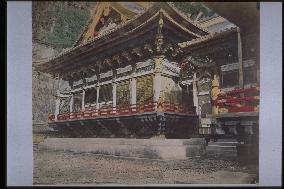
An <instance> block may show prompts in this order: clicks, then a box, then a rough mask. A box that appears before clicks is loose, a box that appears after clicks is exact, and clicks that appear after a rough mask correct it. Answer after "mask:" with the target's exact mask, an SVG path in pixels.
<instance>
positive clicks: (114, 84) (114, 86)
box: [112, 83, 116, 107]
mask: <svg viewBox="0 0 284 189" xmlns="http://www.w3.org/2000/svg"><path fill="white" fill-rule="evenodd" d="M112 106H113V107H116V83H112Z"/></svg>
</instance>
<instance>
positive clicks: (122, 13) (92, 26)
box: [73, 2, 207, 47]
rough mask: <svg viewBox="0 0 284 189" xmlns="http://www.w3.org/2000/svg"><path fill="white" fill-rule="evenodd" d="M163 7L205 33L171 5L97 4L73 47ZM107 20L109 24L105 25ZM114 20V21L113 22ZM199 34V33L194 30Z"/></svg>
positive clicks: (151, 3) (148, 3) (170, 13)
mask: <svg viewBox="0 0 284 189" xmlns="http://www.w3.org/2000/svg"><path fill="white" fill-rule="evenodd" d="M159 6H160V7H161V8H162V7H163V8H164V9H165V10H166V12H168V13H169V16H174V17H179V19H177V20H180V19H181V21H184V20H187V21H188V22H189V23H190V24H191V25H192V26H193V27H196V28H198V29H199V30H203V31H205V32H207V30H206V29H205V27H202V26H201V25H199V24H198V23H194V22H193V21H191V19H190V18H189V17H188V16H187V15H185V14H183V13H182V12H180V11H179V10H178V9H177V8H176V7H175V6H174V4H173V3H165V2H164V3H157V2H155V3H154V2H98V3H97V4H96V6H95V7H94V10H93V11H92V12H93V14H92V16H91V18H90V20H89V21H88V24H87V25H86V26H85V28H84V31H83V32H82V33H81V35H80V36H79V38H78V39H77V40H76V42H75V44H74V46H73V47H75V46H78V45H80V44H84V43H87V42H88V41H90V40H92V39H94V38H96V37H97V36H98V35H99V34H103V33H105V32H107V31H108V30H112V29H113V28H115V27H118V26H119V25H121V24H123V23H125V22H127V21H129V20H132V19H133V17H136V16H137V15H140V14H142V13H144V12H145V13H147V14H149V13H151V11H148V10H149V9H150V8H151V7H152V9H153V8H154V7H159ZM107 19H109V20H110V21H109V22H111V23H106V22H107ZM114 20H116V21H114ZM195 32H197V33H199V32H200V31H198V30H195Z"/></svg>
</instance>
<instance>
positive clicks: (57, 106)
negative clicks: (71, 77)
mask: <svg viewBox="0 0 284 189" xmlns="http://www.w3.org/2000/svg"><path fill="white" fill-rule="evenodd" d="M59 89H60V75H59V74H58V75H57V90H56V100H55V113H54V116H55V121H57V116H58V114H59V112H60V110H59V108H60V90H59Z"/></svg>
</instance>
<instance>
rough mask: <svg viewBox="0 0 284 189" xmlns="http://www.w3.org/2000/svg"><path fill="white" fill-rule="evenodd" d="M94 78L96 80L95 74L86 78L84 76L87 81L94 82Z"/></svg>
mask: <svg viewBox="0 0 284 189" xmlns="http://www.w3.org/2000/svg"><path fill="white" fill-rule="evenodd" d="M96 80H98V77H97V75H93V76H91V77H87V78H86V82H87V83H90V82H94V81H96Z"/></svg>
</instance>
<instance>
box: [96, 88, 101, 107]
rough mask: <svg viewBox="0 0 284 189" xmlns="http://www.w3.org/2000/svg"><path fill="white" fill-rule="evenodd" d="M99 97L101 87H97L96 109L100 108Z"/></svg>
mask: <svg viewBox="0 0 284 189" xmlns="http://www.w3.org/2000/svg"><path fill="white" fill-rule="evenodd" d="M99 96H100V86H97V100H96V109H97V110H98V109H99V108H100V106H99Z"/></svg>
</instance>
